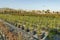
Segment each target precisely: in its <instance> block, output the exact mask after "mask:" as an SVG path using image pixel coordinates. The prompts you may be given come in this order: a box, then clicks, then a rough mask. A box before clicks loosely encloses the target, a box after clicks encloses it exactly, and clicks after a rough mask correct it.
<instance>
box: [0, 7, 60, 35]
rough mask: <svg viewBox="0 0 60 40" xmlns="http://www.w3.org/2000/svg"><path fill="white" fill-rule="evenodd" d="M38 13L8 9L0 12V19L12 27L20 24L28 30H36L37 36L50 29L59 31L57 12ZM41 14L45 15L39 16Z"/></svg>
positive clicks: (59, 16) (59, 20) (59, 21)
mask: <svg viewBox="0 0 60 40" xmlns="http://www.w3.org/2000/svg"><path fill="white" fill-rule="evenodd" d="M38 12H39V14H38ZM38 12H35V11H32V12H30V11H28V12H27V11H24V10H22V11H21V10H12V9H9V8H8V9H6V10H4V11H1V12H0V18H1V19H3V20H6V21H8V22H10V23H12V24H14V25H15V24H18V23H20V24H21V25H25V28H29V29H30V30H33V29H36V30H37V33H38V34H40V31H41V30H46V31H50V30H52V29H58V30H59V31H60V14H59V12H53V14H52V13H51V12H50V11H49V10H47V11H38ZM43 12H44V13H45V14H41V13H43ZM50 32H51V31H50ZM53 34H54V32H53Z"/></svg>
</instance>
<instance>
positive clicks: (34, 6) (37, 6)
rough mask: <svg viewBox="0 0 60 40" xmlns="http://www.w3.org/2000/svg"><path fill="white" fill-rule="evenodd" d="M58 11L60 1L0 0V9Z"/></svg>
mask: <svg viewBox="0 0 60 40" xmlns="http://www.w3.org/2000/svg"><path fill="white" fill-rule="evenodd" d="M5 7H8V8H15V9H26V10H47V9H50V10H60V0H0V8H5Z"/></svg>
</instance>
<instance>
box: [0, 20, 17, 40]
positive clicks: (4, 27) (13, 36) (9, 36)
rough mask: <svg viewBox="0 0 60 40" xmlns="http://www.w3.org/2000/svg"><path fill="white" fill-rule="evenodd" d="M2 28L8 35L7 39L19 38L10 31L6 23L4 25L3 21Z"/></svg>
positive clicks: (0, 26) (0, 28) (0, 25)
mask: <svg viewBox="0 0 60 40" xmlns="http://www.w3.org/2000/svg"><path fill="white" fill-rule="evenodd" d="M0 30H1V31H2V32H3V34H4V35H5V36H6V40H18V37H17V36H16V35H14V34H13V33H12V32H10V31H9V30H8V28H7V27H6V25H4V24H3V22H1V21H0Z"/></svg>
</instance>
